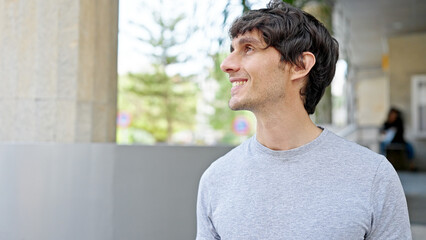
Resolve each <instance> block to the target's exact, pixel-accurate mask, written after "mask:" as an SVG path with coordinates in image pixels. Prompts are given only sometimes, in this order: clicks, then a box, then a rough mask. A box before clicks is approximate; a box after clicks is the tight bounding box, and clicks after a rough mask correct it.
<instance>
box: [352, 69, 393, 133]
mask: <svg viewBox="0 0 426 240" xmlns="http://www.w3.org/2000/svg"><path fill="white" fill-rule="evenodd" d="M388 85H389V79H388V78H387V77H385V76H383V77H375V78H370V79H363V80H362V81H359V82H357V85H356V90H355V91H356V93H357V96H358V98H357V99H358V101H357V105H356V106H357V123H358V124H359V125H370V126H371V125H373V126H380V125H381V124H383V121H385V118H386V115H387V112H388V110H389V99H388V96H389V86H388Z"/></svg>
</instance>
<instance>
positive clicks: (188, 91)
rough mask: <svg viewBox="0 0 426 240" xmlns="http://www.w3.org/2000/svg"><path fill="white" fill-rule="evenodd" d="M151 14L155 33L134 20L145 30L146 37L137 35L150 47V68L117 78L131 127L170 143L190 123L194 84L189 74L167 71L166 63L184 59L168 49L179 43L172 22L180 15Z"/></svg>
mask: <svg viewBox="0 0 426 240" xmlns="http://www.w3.org/2000/svg"><path fill="white" fill-rule="evenodd" d="M153 16H154V21H155V23H156V24H157V25H158V28H159V29H160V31H159V33H155V32H154V31H152V30H151V29H150V28H148V27H146V26H145V25H143V24H137V23H134V24H135V25H136V26H138V27H140V28H141V29H144V30H145V31H146V32H147V33H148V36H149V37H148V38H142V37H141V38H139V40H141V41H143V42H144V43H149V44H150V45H151V46H152V47H153V52H152V54H151V58H152V59H153V63H152V69H153V71H152V72H149V73H139V74H128V75H127V76H125V77H123V78H120V81H121V80H123V81H125V83H123V85H124V87H123V88H122V89H121V91H122V92H121V93H122V94H123V96H126V97H123V98H124V99H122V103H123V105H122V106H123V107H124V108H127V109H126V110H127V111H130V112H131V113H132V115H133V121H132V125H131V128H133V129H139V130H144V131H146V132H148V133H150V134H151V135H152V136H153V137H154V139H155V141H156V142H169V143H170V142H171V140H172V135H173V134H174V133H176V132H177V131H180V130H183V129H191V128H192V127H193V125H194V123H195V114H196V98H197V93H198V88H197V85H196V84H195V83H194V82H193V81H192V76H188V77H184V76H181V75H174V76H170V75H169V74H168V73H167V68H168V67H169V66H171V65H173V64H177V63H182V62H184V61H185V59H182V57H181V54H180V53H178V52H177V53H176V51H172V50H174V49H176V48H177V47H178V46H179V44H181V43H182V41H178V40H177V36H178V35H179V34H177V33H176V26H177V25H178V24H179V23H180V22H181V21H182V20H183V19H184V16H183V15H179V16H178V17H175V18H171V19H170V18H169V19H165V18H164V17H163V16H162V15H161V13H154V14H153ZM172 52H174V53H172ZM130 101H132V102H131V103H130ZM131 105H136V107H135V106H132V107H131Z"/></svg>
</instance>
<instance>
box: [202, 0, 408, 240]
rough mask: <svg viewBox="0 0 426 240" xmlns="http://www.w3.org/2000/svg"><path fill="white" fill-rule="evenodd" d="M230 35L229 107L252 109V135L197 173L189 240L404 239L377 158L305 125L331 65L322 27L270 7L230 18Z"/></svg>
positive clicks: (383, 165) (402, 221)
mask: <svg viewBox="0 0 426 240" xmlns="http://www.w3.org/2000/svg"><path fill="white" fill-rule="evenodd" d="M230 36H231V39H232V44H231V53H230V55H229V56H228V57H227V58H226V59H225V60H224V61H223V63H222V65H221V69H222V70H223V71H224V72H226V73H228V74H229V80H230V82H231V83H232V89H231V99H230V100H229V107H230V108H231V109H232V110H242V109H246V110H250V111H252V112H253V113H254V115H255V116H256V119H257V129H256V135H255V136H253V137H252V138H250V139H248V140H247V141H245V142H244V143H242V144H241V145H240V146H238V147H236V148H234V149H233V150H232V151H230V152H229V153H228V154H226V155H225V156H223V157H222V158H220V159H218V160H217V161H215V162H214V163H213V164H212V165H211V166H210V167H209V168H208V169H207V170H206V172H205V173H204V174H203V176H202V178H201V181H200V187H199V193H198V202H197V240H204V239H291V240H294V239H303V240H306V239H327V240H329V239H387V240H388V239H411V233H410V224H409V220H408V212H407V205H406V200H405V197H404V192H403V190H402V187H401V184H400V182H399V179H398V176H397V174H396V172H395V170H394V169H393V168H392V166H391V165H390V164H389V162H388V161H387V160H386V158H384V157H383V156H381V155H378V154H376V153H373V152H371V151H370V150H368V149H366V148H364V147H361V146H359V145H356V144H355V143H352V142H349V141H346V140H344V139H342V138H340V137H338V136H336V135H335V134H333V133H332V132H330V131H328V130H327V129H324V128H320V127H317V126H316V125H315V124H314V123H313V122H312V121H311V119H310V118H309V114H312V113H313V112H314V110H315V106H316V105H317V103H318V102H319V100H320V98H321V96H322V95H323V93H324V89H325V88H326V87H327V86H328V85H329V84H330V82H331V80H332V78H333V76H334V72H335V64H336V61H337V59H338V45H337V42H336V40H335V39H333V38H332V37H331V36H330V34H329V33H328V31H327V30H326V29H325V28H324V26H323V25H322V24H321V23H319V22H318V21H317V20H316V19H315V18H314V17H312V16H311V15H309V14H307V13H305V12H303V11H301V10H299V9H296V8H294V7H291V6H289V5H287V4H284V3H282V2H281V1H279V0H278V1H272V2H271V3H269V4H268V7H267V8H266V9H260V10H253V11H249V12H248V13H247V14H245V15H243V16H242V17H240V18H238V19H236V20H235V22H234V23H233V25H232V26H231V28H230Z"/></svg>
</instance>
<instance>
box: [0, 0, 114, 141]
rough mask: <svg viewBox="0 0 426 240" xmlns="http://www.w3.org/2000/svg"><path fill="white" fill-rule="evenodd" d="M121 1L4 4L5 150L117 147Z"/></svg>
mask: <svg viewBox="0 0 426 240" xmlns="http://www.w3.org/2000/svg"><path fill="white" fill-rule="evenodd" d="M117 34H118V0H80V1H76V0H43V1H35V0H0V46H1V47H0V142H71V143H72V142H114V141H115V119H116V111H117V110H116V108H117V107H116V106H117Z"/></svg>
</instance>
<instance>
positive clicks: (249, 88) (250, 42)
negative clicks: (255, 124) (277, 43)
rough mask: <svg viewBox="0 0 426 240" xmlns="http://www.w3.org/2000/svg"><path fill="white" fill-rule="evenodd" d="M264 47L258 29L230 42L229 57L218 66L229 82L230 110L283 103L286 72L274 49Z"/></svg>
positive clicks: (262, 107) (253, 108) (254, 108)
mask: <svg viewBox="0 0 426 240" xmlns="http://www.w3.org/2000/svg"><path fill="white" fill-rule="evenodd" d="M265 47H266V43H265V42H264V40H263V38H262V35H261V33H260V32H259V31H258V30H253V31H250V32H246V33H244V34H242V35H239V36H237V37H236V38H234V39H233V40H232V44H231V54H230V55H229V56H228V57H227V58H226V59H225V60H224V61H223V62H222V64H221V66H220V67H221V69H222V71H224V72H226V73H228V74H229V80H230V81H231V83H232V89H231V99H230V100H229V107H230V108H231V109H232V110H250V111H253V112H254V111H256V110H260V109H265V107H267V108H269V107H273V106H274V105H276V104H283V100H284V95H285V94H284V91H285V83H286V80H287V79H288V73H287V72H288V71H287V70H285V68H286V67H285V64H284V63H282V62H280V56H281V55H280V53H279V52H278V51H277V50H276V49H275V48H273V47H268V48H266V49H265Z"/></svg>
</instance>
